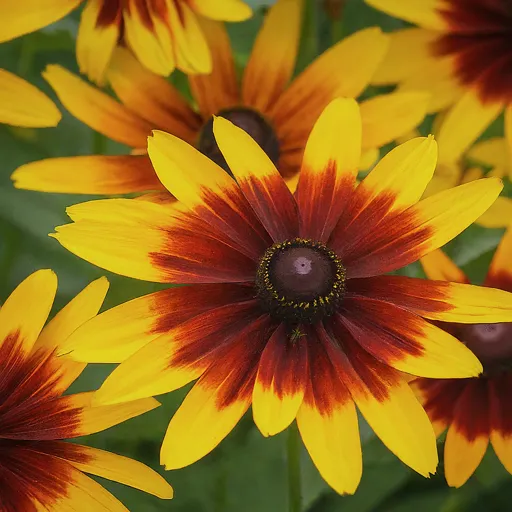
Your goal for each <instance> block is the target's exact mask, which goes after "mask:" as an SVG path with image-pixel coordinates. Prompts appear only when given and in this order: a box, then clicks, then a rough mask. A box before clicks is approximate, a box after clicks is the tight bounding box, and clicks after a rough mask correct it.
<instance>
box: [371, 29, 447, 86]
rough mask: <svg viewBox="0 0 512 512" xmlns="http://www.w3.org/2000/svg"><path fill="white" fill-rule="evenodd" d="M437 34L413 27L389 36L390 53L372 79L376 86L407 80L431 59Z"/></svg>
mask: <svg viewBox="0 0 512 512" xmlns="http://www.w3.org/2000/svg"><path fill="white" fill-rule="evenodd" d="M437 37H438V34H437V33H436V32H433V31H430V30H425V29H423V28H418V27H413V28H404V29H401V30H395V31H394V32H391V33H390V34H389V43H390V44H389V51H388V52H387V54H386V56H385V57H384V60H383V62H382V64H381V65H380V67H379V69H378V70H377V72H376V73H375V75H374V76H373V78H372V83H373V84H375V85H388V84H396V83H398V82H401V81H402V80H405V79H406V78H408V77H409V76H411V74H412V73H413V72H414V71H415V70H418V69H421V67H422V66H423V64H424V62H425V61H426V60H427V59H428V58H430V57H431V44H432V43H433V42H434V40H435V39H436V38H437Z"/></svg>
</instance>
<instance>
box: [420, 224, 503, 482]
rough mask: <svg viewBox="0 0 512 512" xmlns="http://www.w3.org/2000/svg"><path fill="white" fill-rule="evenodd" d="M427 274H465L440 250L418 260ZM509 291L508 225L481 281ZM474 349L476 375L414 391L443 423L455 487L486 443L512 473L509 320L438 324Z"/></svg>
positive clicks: (454, 277) (427, 383)
mask: <svg viewBox="0 0 512 512" xmlns="http://www.w3.org/2000/svg"><path fill="white" fill-rule="evenodd" d="M422 263H423V268H424V269H425V272H426V274H427V276H429V277H431V278H432V279H440V280H441V279H445V280H448V281H452V282H459V283H466V282H469V281H468V278H467V277H466V275H465V274H464V272H463V271H462V270H460V269H459V268H458V267H457V266H456V265H455V264H454V263H453V262H452V261H451V260H450V259H449V258H448V256H446V255H445V254H444V253H443V252H441V251H440V250H439V251H435V252H433V253H431V254H429V255H428V256H426V257H425V258H423V260H422ZM484 285H485V286H492V287H495V288H500V289H502V290H506V291H509V292H511V291H512V228H509V229H508V230H507V232H506V234H505V236H504V237H503V239H502V241H501V243H500V245H499V246H498V249H497V251H496V253H495V255H494V258H493V260H492V263H491V265H490V267H489V272H488V274H487V277H486V279H485V282H484ZM443 328H446V329H448V330H449V331H450V332H452V333H453V334H454V335H455V336H457V337H458V338H459V339H460V340H461V341H462V342H464V343H465V345H466V346H467V347H468V348H469V349H470V350H472V351H473V353H474V354H475V355H476V356H477V357H478V358H479V359H480V361H481V362H482V364H483V367H484V372H483V374H482V375H481V376H479V377H477V378H470V379H460V380H457V381H454V380H447V379H418V380H416V381H415V382H414V383H413V386H414V388H415V389H417V391H418V396H420V397H421V399H422V401H423V403H424V406H425V409H426V411H427V413H428V414H429V416H430V418H431V420H432V422H433V424H434V426H435V430H436V432H437V433H438V434H441V433H442V432H444V431H445V430H446V429H448V433H447V435H446V441H445V445H444V466H445V475H446V480H447V482H448V484H449V485H451V486H454V487H460V486H461V485H463V484H464V483H465V482H466V481H467V480H468V478H469V477H470V476H471V475H472V474H473V472H474V471H475V470H476V468H477V467H478V465H479V464H480V461H481V460H482V458H483V456H484V454H485V452H486V450H487V447H488V445H489V442H490V444H491V445H492V447H493V448H494V451H495V452H496V455H497V456H498V458H499V459H500V461H501V462H502V464H503V465H504V466H505V468H506V469H507V471H508V472H509V473H512V410H511V408H510V393H511V392H512V323H498V324H489V323H485V321H484V320H483V319H482V321H481V323H475V324H474V325H461V324H457V323H451V324H446V325H443Z"/></svg>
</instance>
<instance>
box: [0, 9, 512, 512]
mask: <svg viewBox="0 0 512 512" xmlns="http://www.w3.org/2000/svg"><path fill="white" fill-rule="evenodd" d="M20 1H22V0H20ZM410 1H417V0H410ZM247 2H248V3H249V4H251V5H252V6H253V8H254V9H255V15H254V17H253V18H252V19H251V20H249V21H247V22H244V23H239V24H230V25H229V27H228V30H229V33H230V36H231V38H232V43H233V48H234V52H235V56H236V61H237V63H238V64H239V66H240V67H241V68H242V67H243V65H244V63H245V62H246V61H247V58H248V56H249V52H250V49H251V47H252V43H253V40H254V37H255V35H256V33H257V31H258V28H259V26H260V24H261V21H262V17H263V14H264V11H265V8H266V6H268V5H270V4H272V3H273V2H272V0H252V1H251V0H247ZM341 3H342V2H340V1H339V0H330V1H329V0H326V1H325V2H324V1H322V0H309V2H308V5H307V12H306V16H305V19H304V26H303V32H302V34H303V35H302V40H301V49H300V56H299V61H298V65H297V72H299V71H300V70H301V69H303V68H304V67H305V66H306V65H307V64H308V63H309V62H311V61H312V60H313V59H314V58H315V57H316V56H317V55H319V54H320V53H321V52H323V51H324V50H325V49H327V48H328V47H329V46H331V45H332V44H333V43H335V42H337V41H339V40H340V39H342V38H343V37H344V36H346V35H348V34H351V33H353V32H355V31H357V30H359V29H361V28H364V27H368V26H375V25H378V26H380V27H382V28H383V30H385V31H390V30H393V29H396V28H400V27H403V26H404V23H403V22H401V21H399V20H396V19H392V18H390V17H388V16H386V15H384V14H381V13H379V12H377V11H375V10H373V9H371V8H370V7H368V6H366V5H365V4H364V3H363V1H362V0H346V2H345V5H344V9H343V16H342V17H341V18H338V17H337V16H336V12H337V11H336V8H337V7H338V6H340V5H341ZM326 6H330V9H326ZM328 11H329V12H330V13H331V15H329V14H328ZM332 15H335V16H334V18H333V17H332ZM79 16H80V10H78V11H75V12H74V13H73V14H72V15H71V16H68V17H67V18H66V19H64V20H62V21H60V22H58V23H56V24H54V25H52V26H50V27H47V28H45V29H43V30H41V31H39V32H36V33H33V34H30V35H28V36H24V37H22V38H19V39H16V40H14V41H12V42H9V43H5V44H2V45H0V67H3V68H6V69H8V70H10V71H13V72H15V73H17V74H18V75H20V76H22V77H23V78H25V79H27V80H29V81H30V82H32V83H34V84H36V85H38V86H39V87H40V88H41V89H42V90H43V91H45V92H46V93H47V94H49V95H50V97H52V98H53V99H54V100H55V101H56V102H57V104H58V105H59V106H60V104H59V102H58V100H57V99H56V97H55V95H54V94H53V92H52V90H51V88H50V87H49V86H48V85H47V84H46V82H45V81H44V80H43V79H42V78H41V71H42V70H43V69H44V68H45V66H46V65H47V64H51V63H59V64H61V65H63V66H65V67H67V68H68V69H70V70H71V71H73V72H75V73H78V69H77V66H76V61H75V54H74V48H75V39H76V32H77V26H78V20H79ZM170 80H171V81H172V82H173V83H174V84H175V85H176V86H177V87H178V88H179V89H180V90H181V91H182V92H183V93H184V94H185V95H188V91H187V84H186V79H185V77H184V75H183V74H181V73H180V72H175V73H174V74H173V75H172V76H171V77H170ZM381 90H382V89H381ZM377 92H379V90H378V89H375V88H370V89H369V90H367V91H366V92H365V95H364V96H365V97H367V96H372V95H375V94H376V93H377ZM61 109H62V113H63V119H62V121H61V123H60V124H59V125H58V126H57V127H56V128H49V129H38V130H32V129H19V128H11V127H7V126H4V125H0V303H1V302H3V301H4V300H5V298H6V297H7V296H8V295H9V293H10V292H11V291H12V290H13V288H14V287H15V286H16V285H17V284H18V283H19V282H20V281H21V280H23V279H24V278H25V277H26V276H27V275H29V274H30V273H31V272H33V271H35V270H37V269H40V268H52V269H53V270H55V272H56V273H57V275H58V277H59V292H58V297H57V300H56V303H55V307H54V311H57V310H58V309H59V308H60V307H62V305H63V304H65V303H66V302H67V301H68V300H70V298H71V297H73V296H74V295H75V294H76V293H78V292H79V291H80V290H81V289H82V288H83V287H84V286H85V285H86V284H87V283H89V282H90V281H91V280H93V279H95V278H97V277H99V276H102V275H107V277H108V279H109V280H110V282H111V289H110V291H109V294H108V296H107V300H106V303H105V306H104V308H110V307H112V306H114V305H117V304H119V303H121V302H124V301H126V300H129V299H131V298H134V297H137V296H140V295H143V294H146V293H150V292H152V291H155V290H156V289H158V287H159V285H155V284H151V283H145V282H142V281H135V280H132V279H128V278H123V277H120V276H116V275H113V274H110V273H108V272H105V271H103V270H101V269H99V268H96V267H94V266H92V265H90V264H88V263H85V262H84V261H81V260H80V259H78V258H77V257H75V256H74V255H72V254H70V253H68V252H66V251H65V250H64V249H63V248H62V247H61V246H60V245H59V244H58V243H57V242H56V241H55V240H54V239H51V238H49V237H48V233H50V232H52V231H53V229H54V227H55V226H57V225H60V224H64V223H66V222H67V217H66V215H65V213H64V211H65V208H66V206H68V205H72V204H74V203H77V202H82V201H85V200H88V199H93V198H94V197H92V196H72V195H57V194H42V193H37V192H26V191H20V190H15V189H14V188H13V187H12V185H11V181H10V175H11V173H12V172H13V171H14V169H16V168H17V167H18V166H19V165H21V164H23V163H26V162H30V161H33V160H39V159H41V158H46V157H55V156H73V155H87V154H93V153H94V154H98V153H103V154H123V153H126V152H127V151H128V149H127V148H126V147H123V146H121V145H119V144H117V143H114V142H112V141H109V140H107V139H106V138H104V137H103V136H101V135H100V134H98V133H95V132H94V131H92V130H91V129H89V128H88V127H86V126H85V125H83V124H81V123H80V122H79V121H77V120H75V119H74V118H73V117H71V116H70V115H69V114H68V113H67V112H66V111H65V110H64V109H63V108H62V107H61ZM431 123H432V119H427V120H426V121H425V122H424V123H423V125H422V127H421V132H422V133H423V134H427V133H428V132H429V128H430V126H431ZM502 134H503V120H502V119H501V118H500V119H499V120H498V121H497V122H495V123H494V124H493V125H492V126H491V127H490V128H489V129H488V130H487V132H486V133H485V134H484V136H483V138H487V137H490V136H493V135H502ZM386 150H389V148H384V149H383V150H382V152H381V153H382V154H384V153H385V152H386ZM69 172H73V169H69ZM506 191H507V192H506V193H507V195H508V196H512V193H511V186H510V183H506ZM502 232H503V231H502V230H494V229H484V228H479V227H478V226H472V227H471V228H469V229H468V230H466V231H465V232H464V233H463V234H462V235H460V236H459V237H458V238H457V239H456V240H454V241H453V242H451V243H450V244H449V245H448V246H447V248H446V249H447V252H448V254H450V256H451V257H452V258H453V259H454V260H455V261H456V262H457V263H458V264H459V265H460V266H462V268H463V269H464V270H465V271H466V272H467V273H468V275H469V276H470V278H471V279H472V280H473V281H474V282H477V283H478V282H481V281H482V279H483V276H484V275H485V272H486V270H487V265H488V263H489V261H490V259H491V257H492V254H493V252H494V249H495V247H496V245H497V244H498V242H499V239H500V237H501V235H502ZM402 272H403V273H406V274H407V275H411V276H421V275H422V274H421V270H420V269H419V267H418V266H412V267H410V268H407V269H405V270H404V271H402ZM111 369H112V368H111V367H110V366H108V365H91V366H90V367H89V368H88V369H87V370H86V372H85V373H84V374H83V375H82V377H81V378H80V379H79V381H78V382H76V384H75V385H74V387H73V389H72V391H83V390H91V389H97V388H98V387H99V385H100V383H101V382H102V380H103V379H104V377H105V376H106V375H107V374H108V373H109V371H111ZM188 389H189V387H187V388H185V389H182V390H179V391H177V392H174V393H173V394H171V395H168V396H164V397H160V399H161V402H162V407H160V408H159V409H157V410H154V411H152V412H150V413H148V414H146V415H144V416H142V417H139V418H136V419H133V420H131V421H128V422H126V423H124V424H122V425H120V426H118V427H115V428H112V429H110V430H108V431H106V432H103V433H100V434H96V435H93V436H90V437H88V438H87V439H85V440H83V441H82V442H84V443H86V444H90V445H93V446H96V447H99V448H104V449H107V450H110V451H112V452H116V453H119V454H123V455H127V456H129V457H133V458H135V459H138V460H140V461H142V462H145V463H146V464H148V465H150V466H151V467H152V468H154V469H157V470H159V460H158V458H159V448H160V443H161V441H162V439H163V436H164V432H165V429H166V426H167V423H168V421H169V418H170V417H171V415H172V414H173V413H174V411H175V410H176V409H177V407H178V405H179V404H180V403H181V401H182V399H183V397H184V396H185V394H186V392H187V391H188ZM361 436H362V441H363V454H364V474H363V479H362V483H361V485H360V487H359V489H358V491H357V493H356V495H355V496H351V497H340V496H338V495H337V494H335V493H334V492H333V491H332V490H330V488H329V487H328V486H327V484H325V483H324V482H323V480H322V478H321V477H320V475H319V474H318V472H317V470H316V469H315V468H314V466H313V464H312V463H311V461H310V460H309V457H308V455H307V453H306V452H305V451H303V454H302V459H303V460H302V479H303V494H304V496H303V502H304V510H305V511H308V512H338V511H343V512H369V511H379V512H409V511H414V512H431V511H441V512H455V511H468V512H470V511H471V512H472V511H475V512H476V511H481V510H492V511H494V510H496V511H502V510H503V511H504V510H510V509H511V505H510V503H511V501H512V477H511V476H510V475H509V474H508V473H507V472H506V471H505V469H504V468H503V467H502V465H501V464H500V463H499V462H498V461H497V459H496V457H495V455H494V453H492V451H491V450H490V451H489V452H488V453H487V455H486V457H485V459H484V462H483V463H482V464H481V465H480V467H479V468H478V469H477V471H476V473H475V475H474V476H473V477H472V478H471V479H470V480H469V482H468V483H467V484H466V485H465V486H464V487H462V488H461V489H458V490H454V489H450V488H448V487H447V485H446V483H445V480H444V476H443V466H442V463H441V464H440V466H439V470H438V474H437V475H436V476H434V477H432V478H431V479H429V480H427V479H424V478H423V477H421V476H419V475H416V474H414V473H413V472H412V471H410V470H409V469H408V468H407V467H406V466H404V465H403V464H402V463H401V462H400V461H398V459H396V458H395V457H394V456H393V455H392V454H391V453H389V452H388V451H387V450H386V449H385V448H384V446H383V445H382V443H381V442H380V441H379V440H378V439H376V438H375V436H374V434H373V433H372V432H371V430H370V429H369V427H368V426H367V425H365V424H364V422H363V421H361ZM285 437H286V434H284V435H283V434H281V435H277V436H275V437H273V438H270V439H265V438H263V437H262V436H261V434H260V433H259V432H258V431H257V429H256V427H255V426H254V425H253V422H252V417H251V414H250V411H249V413H248V414H247V415H246V417H245V418H244V419H243V420H242V421H241V422H240V424H239V425H238V426H237V428H236V429H235V430H234V431H233V432H232V433H231V434H230V435H229V436H228V438H227V439H226V440H225V441H223V442H222V443H221V445H220V446H219V447H218V448H217V449H216V450H214V452H213V453H211V454H210V455H209V456H207V457H205V458H204V459H203V460H201V461H200V462H198V463H196V464H194V465H192V466H191V467H188V468H185V469H182V470H179V471H171V472H166V473H165V477H166V478H167V479H168V480H169V482H170V483H171V484H172V485H173V486H174V489H175V498H174V500H172V501H167V502H166V501H160V500H158V499H157V498H153V497H151V496H148V495H146V494H143V493H142V492H138V491H135V490H132V489H129V488H127V487H123V486H121V485H117V484H112V483H111V482H103V483H104V485H105V487H107V488H108V489H110V490H112V491H113V492H114V493H115V495H116V496H117V497H118V498H120V499H121V500H122V501H123V502H124V504H125V505H126V506H127V507H128V508H129V509H130V510H131V511H132V512H157V511H164V510H174V511H177V512H178V511H179V512H182V511H187V512H210V511H211V512H274V511H276V512H281V511H285V510H287V472H286V458H285V444H286V439H285ZM439 448H440V450H441V454H442V440H440V443H439ZM441 460H442V457H441ZM342 463H343V461H340V464H342ZM162 473H163V472H162ZM20 512H21V511H20Z"/></svg>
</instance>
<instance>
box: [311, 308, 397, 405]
mask: <svg viewBox="0 0 512 512" xmlns="http://www.w3.org/2000/svg"><path fill="white" fill-rule="evenodd" d="M320 329H322V328H320ZM320 336H321V338H322V339H323V340H324V344H326V346H328V347H329V349H328V350H329V353H330V357H331V360H333V362H334V361H336V366H337V369H338V372H339V375H340V376H341V378H342V379H343V380H344V382H345V384H346V386H347V388H348V389H349V390H350V393H351V394H352V396H353V397H354V398H355V399H356V398H358V397H360V398H361V397H362V398H364V397H367V396H369V395H371V396H373V397H374V398H375V400H378V401H379V402H384V401H386V400H387V399H388V398H389V390H390V389H391V388H393V387H394V386H396V385H398V384H399V383H400V381H401V377H400V374H399V372H397V371H396V370H394V369H393V368H390V367H389V366H386V365H385V364H382V363H381V362H379V361H378V360H377V359H376V358H375V357H373V356H372V355H371V354H369V353H368V352H366V351H365V350H363V348H362V347H361V346H360V345H359V344H358V343H357V341H356V340H355V339H354V338H353V337H352V335H351V333H350V332H349V331H348V329H347V328H346V327H345V326H344V325H343V323H342V322H341V321H340V319H339V317H338V315H335V316H333V317H332V318H331V319H330V320H329V322H326V326H325V329H324V330H323V333H322V331H321V330H320ZM329 339H330V340H331V341H332V342H331V345H329V344H328V343H327V341H328V340H329Z"/></svg>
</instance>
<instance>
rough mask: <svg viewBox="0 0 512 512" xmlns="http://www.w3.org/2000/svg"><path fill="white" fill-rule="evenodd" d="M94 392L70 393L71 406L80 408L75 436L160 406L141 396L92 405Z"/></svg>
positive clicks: (89, 432)
mask: <svg viewBox="0 0 512 512" xmlns="http://www.w3.org/2000/svg"><path fill="white" fill-rule="evenodd" d="M93 400H94V393H78V394H76V395H70V396H69V401H70V404H71V406H72V407H79V408H81V411H80V414H79V418H78V421H79V423H78V425H77V426H76V434H75V437H78V436H85V435H89V434H94V433H96V432H101V431H102V430H106V429H107V428H110V427H113V426H114V425H118V424H119V423H123V422H124V421H127V420H129V419H131V418H135V417H136V416H140V415H141V414H144V413H145V412H148V411H152V410H153V409H156V408H157V407H160V403H159V402H157V401H156V400H155V399H154V398H142V399H140V400H134V401H132V402H126V403H120V404H114V405H99V406H95V405H94V402H93Z"/></svg>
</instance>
